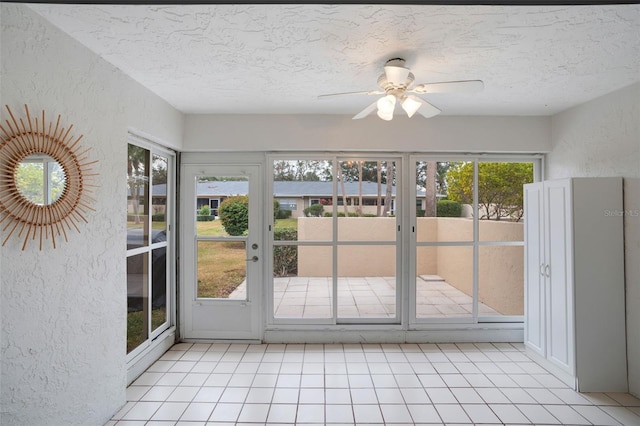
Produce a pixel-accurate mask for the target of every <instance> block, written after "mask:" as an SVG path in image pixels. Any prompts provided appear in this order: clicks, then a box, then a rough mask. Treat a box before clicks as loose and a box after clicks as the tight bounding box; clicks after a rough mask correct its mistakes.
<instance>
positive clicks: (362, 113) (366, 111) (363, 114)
mask: <svg viewBox="0 0 640 426" xmlns="http://www.w3.org/2000/svg"><path fill="white" fill-rule="evenodd" d="M377 107H378V101H375V102H374V103H372V104H371V105H369V106H368V107H366V108H365V109H363V110H362V111H360V112H359V113H357V114H356V115H354V116H353V118H352V120H359V119H361V118H365V117H366V116H367V115H369V114H371V113H372V112H373V111H375V110H376V108H377Z"/></svg>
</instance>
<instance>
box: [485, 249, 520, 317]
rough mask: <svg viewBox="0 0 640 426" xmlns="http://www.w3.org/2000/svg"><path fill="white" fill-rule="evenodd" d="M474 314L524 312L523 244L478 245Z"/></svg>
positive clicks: (512, 313) (490, 314) (500, 314)
mask: <svg viewBox="0 0 640 426" xmlns="http://www.w3.org/2000/svg"><path fill="white" fill-rule="evenodd" d="M478 315H479V316H505V315H507V316H508V315H524V247H523V246H507V245H495V246H494V245H492V246H482V247H480V248H479V271H478Z"/></svg>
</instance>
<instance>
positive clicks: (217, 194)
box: [152, 181, 444, 218]
mask: <svg viewBox="0 0 640 426" xmlns="http://www.w3.org/2000/svg"><path fill="white" fill-rule="evenodd" d="M247 188H248V182H247V181H200V182H198V186H197V190H196V192H197V208H198V209H200V208H201V207H202V206H206V205H208V206H209V207H211V214H212V215H213V216H218V207H219V206H220V203H222V202H223V201H224V200H225V199H227V198H229V197H233V196H236V195H244V194H247V192H248V189H247ZM344 190H345V192H346V195H347V206H348V208H349V211H350V212H354V211H355V208H356V207H357V206H358V203H359V199H360V187H359V184H358V182H345V184H344ZM378 190H379V191H380V193H379V194H378ZM385 192H386V185H384V184H383V185H382V186H381V187H380V189H379V188H378V183H377V182H362V206H363V209H362V211H363V213H366V214H377V206H378V195H379V196H380V201H381V205H382V206H384V199H385ZM166 194H167V186H166V185H165V184H159V185H153V189H152V199H153V209H154V211H153V213H154V214H155V213H162V212H163V211H164V205H165V203H166ZM332 194H333V184H332V183H331V182H322V181H276V182H274V183H273V195H274V199H275V200H277V201H278V203H279V205H280V209H281V210H290V211H291V217H294V218H296V217H301V216H304V209H306V208H307V207H309V206H311V205H313V204H323V205H324V206H325V211H329V210H330V209H331V205H332V204H333V203H332V201H333V200H332V198H333V195H332ZM337 194H338V206H343V205H344V199H343V197H342V186H341V185H338V188H337ZM424 196H425V191H424V190H423V189H418V190H417V191H416V202H417V206H416V207H417V208H418V209H424ZM391 197H392V199H391V209H390V214H395V212H396V187H395V186H393V187H392V188H391ZM437 197H438V198H442V197H444V196H443V195H440V194H438V195H437ZM156 210H157V211H156ZM338 211H344V210H343V209H342V207H340V209H339V210H338Z"/></svg>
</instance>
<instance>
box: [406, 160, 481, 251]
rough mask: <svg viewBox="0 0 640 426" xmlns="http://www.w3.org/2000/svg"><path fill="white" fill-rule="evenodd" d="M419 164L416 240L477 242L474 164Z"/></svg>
mask: <svg viewBox="0 0 640 426" xmlns="http://www.w3.org/2000/svg"><path fill="white" fill-rule="evenodd" d="M466 164H469V165H471V169H470V170H471V175H468V170H467V169H468V166H466ZM415 166H416V167H415V170H416V188H417V189H416V193H415V204H416V241H417V242H435V243H439V242H456V241H457V242H461V241H464V242H468V241H473V215H472V208H471V203H472V202H473V163H470V162H469V163H463V162H457V161H417V162H416V163H415ZM460 170H462V172H460Z"/></svg>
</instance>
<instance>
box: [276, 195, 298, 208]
mask: <svg viewBox="0 0 640 426" xmlns="http://www.w3.org/2000/svg"><path fill="white" fill-rule="evenodd" d="M278 202H279V203H280V210H297V209H298V204H297V203H296V200H293V199H289V198H282V199H280V200H278Z"/></svg>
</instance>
